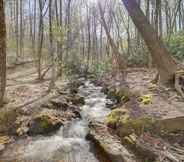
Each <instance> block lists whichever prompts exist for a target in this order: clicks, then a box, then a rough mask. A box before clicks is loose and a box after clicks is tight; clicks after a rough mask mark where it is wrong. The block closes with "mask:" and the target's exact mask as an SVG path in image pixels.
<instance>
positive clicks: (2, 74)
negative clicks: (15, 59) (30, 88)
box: [0, 0, 6, 107]
mask: <svg viewBox="0 0 184 162" xmlns="http://www.w3.org/2000/svg"><path fill="white" fill-rule="evenodd" d="M0 22H1V23H0V107H1V106H2V105H3V99H4V94H5V89H6V24H5V13H4V2H3V0H0Z"/></svg>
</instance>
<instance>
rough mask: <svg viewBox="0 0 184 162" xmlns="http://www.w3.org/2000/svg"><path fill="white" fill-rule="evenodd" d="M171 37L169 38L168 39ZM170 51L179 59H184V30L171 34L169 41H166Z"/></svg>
mask: <svg viewBox="0 0 184 162" xmlns="http://www.w3.org/2000/svg"><path fill="white" fill-rule="evenodd" d="M168 39H169V38H167V40H168ZM166 44H167V47H168V49H169V51H170V52H171V53H172V55H173V56H174V57H175V58H176V59H178V60H183V59H184V31H180V32H178V33H175V34H173V35H171V37H170V39H169V42H166Z"/></svg>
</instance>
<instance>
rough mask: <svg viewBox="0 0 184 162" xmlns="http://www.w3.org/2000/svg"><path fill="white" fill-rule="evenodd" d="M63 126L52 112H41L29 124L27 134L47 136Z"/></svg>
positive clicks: (61, 121)
mask: <svg viewBox="0 0 184 162" xmlns="http://www.w3.org/2000/svg"><path fill="white" fill-rule="evenodd" d="M62 125H63V120H62V119H61V118H60V117H59V116H58V115H57V114H56V113H53V112H50V111H48V112H43V113H41V114H39V115H36V116H35V117H34V118H33V119H32V120H31V121H30V123H29V125H28V127H29V130H28V134H29V135H37V134H48V133H51V132H54V131H56V130H58V129H59V128H60V127H61V126H62Z"/></svg>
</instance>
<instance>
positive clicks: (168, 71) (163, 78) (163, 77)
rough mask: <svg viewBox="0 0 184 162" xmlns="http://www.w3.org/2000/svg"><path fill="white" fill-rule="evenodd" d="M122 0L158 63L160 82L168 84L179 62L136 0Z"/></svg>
mask: <svg viewBox="0 0 184 162" xmlns="http://www.w3.org/2000/svg"><path fill="white" fill-rule="evenodd" d="M122 2H123V3H124V5H125V7H126V9H127V10H128V13H129V15H130V16H131V18H132V21H133V22H134V24H135V25H136V27H137V29H138V30H139V32H140V33H141V35H142V37H143V39H144V40H145V43H146V44H147V46H148V49H149V50H150V52H151V55H152V58H153V62H154V63H155V64H156V66H157V69H158V72H159V76H160V83H162V84H166V83H169V82H170V81H173V80H174V74H175V72H176V70H177V64H176V62H175V60H174V59H173V58H172V57H171V56H170V54H169V52H168V50H167V49H166V47H165V46H164V44H163V41H162V40H160V39H159V37H158V35H157V34H156V32H155V30H154V29H153V27H152V26H151V25H150V23H149V22H148V20H147V18H146V16H145V15H144V13H143V12H142V10H141V9H140V7H139V6H138V4H137V3H136V1H135V0H122Z"/></svg>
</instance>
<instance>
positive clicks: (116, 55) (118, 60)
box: [98, 2, 127, 79]
mask: <svg viewBox="0 0 184 162" xmlns="http://www.w3.org/2000/svg"><path fill="white" fill-rule="evenodd" d="M98 7H99V11H100V17H101V22H102V26H103V27H104V30H105V33H106V35H107V39H108V41H109V44H110V46H111V49H112V52H113V55H112V56H113V62H114V64H115V65H116V66H117V68H118V70H119V72H120V73H121V76H122V79H125V78H123V77H124V76H125V69H126V65H127V63H126V60H125V59H123V58H122V57H123V56H121V54H120V52H119V51H118V47H117V46H116V44H115V42H114V41H113V39H112V36H111V34H110V31H109V29H108V26H107V23H106V21H105V17H104V13H103V10H102V6H101V3H100V2H99V3H98Z"/></svg>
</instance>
